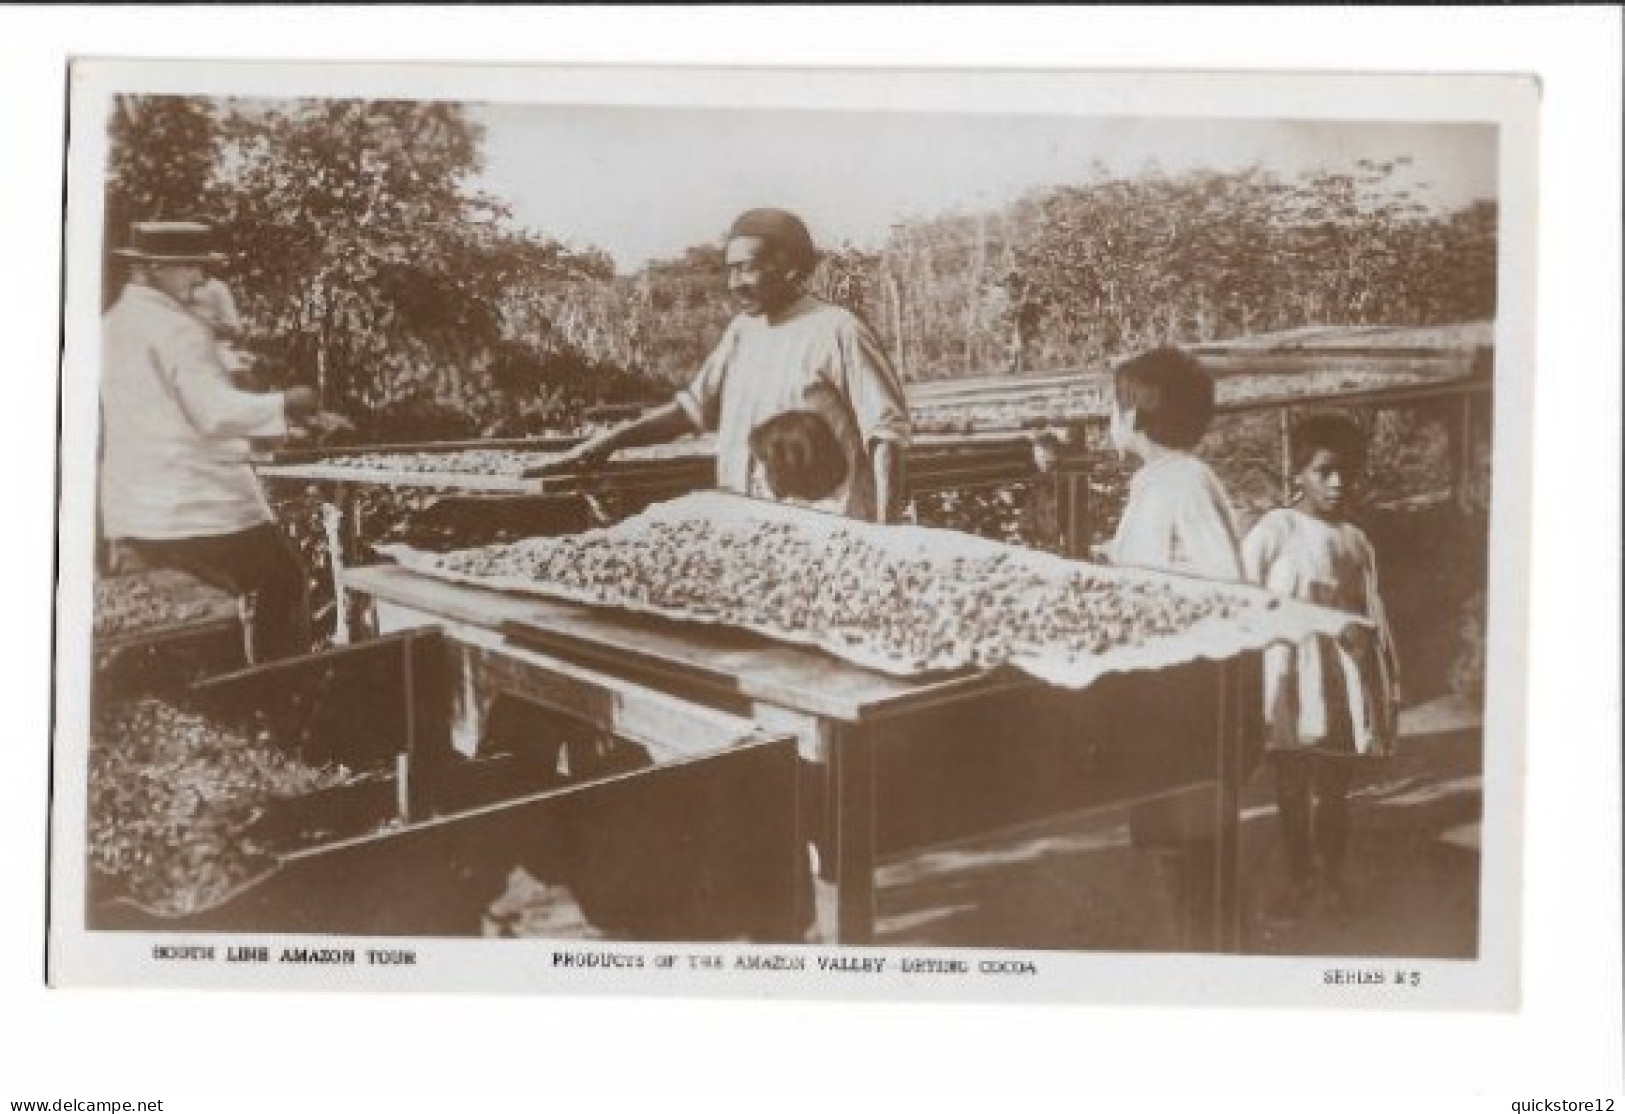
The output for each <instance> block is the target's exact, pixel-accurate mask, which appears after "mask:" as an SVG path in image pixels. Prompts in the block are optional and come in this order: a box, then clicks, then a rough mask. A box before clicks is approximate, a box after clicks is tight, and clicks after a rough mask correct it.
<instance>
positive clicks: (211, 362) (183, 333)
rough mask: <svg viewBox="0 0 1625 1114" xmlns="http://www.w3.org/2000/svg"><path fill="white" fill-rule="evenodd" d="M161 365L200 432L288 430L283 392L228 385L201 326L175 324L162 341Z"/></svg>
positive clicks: (225, 434) (241, 433) (274, 433)
mask: <svg viewBox="0 0 1625 1114" xmlns="http://www.w3.org/2000/svg"><path fill="white" fill-rule="evenodd" d="M163 367H164V370H165V373H166V374H167V375H168V376H169V380H170V382H171V383H172V384H173V385H174V388H175V396H176V398H178V399H179V400H180V404H181V409H182V410H184V411H185V412H186V418H187V420H188V421H190V422H191V423H192V426H193V427H194V428H195V429H197V431H198V432H200V433H202V434H203V435H204V436H205V437H284V436H286V435H287V433H288V420H287V416H286V414H285V413H284V411H283V406H282V396H281V395H280V394H255V393H253V392H251V391H242V390H238V389H237V388H236V387H235V386H233V385H232V383H231V380H230V378H229V377H228V376H227V375H226V369H225V368H224V367H223V366H221V363H220V358H219V355H218V354H217V353H216V351H215V346H214V341H213V338H212V337H211V336H210V334H209V330H208V329H207V328H206V327H204V326H202V325H198V324H196V323H193V325H192V327H190V328H186V329H179V330H176V332H175V333H174V334H173V335H172V336H171V337H170V339H169V340H168V342H167V343H166V344H165V352H164V360H163Z"/></svg>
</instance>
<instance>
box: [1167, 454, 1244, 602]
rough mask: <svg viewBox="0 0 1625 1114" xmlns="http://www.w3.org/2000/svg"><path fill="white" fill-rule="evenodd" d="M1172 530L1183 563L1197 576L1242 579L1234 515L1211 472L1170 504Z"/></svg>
mask: <svg viewBox="0 0 1625 1114" xmlns="http://www.w3.org/2000/svg"><path fill="white" fill-rule="evenodd" d="M1172 510H1173V512H1174V521H1173V532H1174V537H1175V540H1176V543H1177V545H1178V547H1179V549H1180V552H1181V554H1182V555H1183V558H1184V560H1183V562H1182V564H1183V565H1184V567H1185V568H1186V569H1188V570H1189V571H1190V572H1192V573H1195V574H1196V575H1198V576H1206V577H1212V578H1214V579H1216V580H1240V579H1242V569H1241V553H1240V550H1239V548H1238V547H1237V544H1236V522H1235V515H1234V514H1233V513H1232V512H1231V510H1230V501H1229V499H1227V498H1226V497H1225V494H1224V489H1223V488H1221V487H1220V486H1219V483H1218V481H1217V480H1216V479H1214V478H1213V477H1212V476H1210V475H1204V476H1203V482H1202V483H1200V484H1191V485H1189V486H1188V487H1186V488H1185V489H1184V490H1183V491H1182V493H1181V497H1180V498H1178V499H1177V500H1176V501H1175V502H1174V505H1173V507H1172Z"/></svg>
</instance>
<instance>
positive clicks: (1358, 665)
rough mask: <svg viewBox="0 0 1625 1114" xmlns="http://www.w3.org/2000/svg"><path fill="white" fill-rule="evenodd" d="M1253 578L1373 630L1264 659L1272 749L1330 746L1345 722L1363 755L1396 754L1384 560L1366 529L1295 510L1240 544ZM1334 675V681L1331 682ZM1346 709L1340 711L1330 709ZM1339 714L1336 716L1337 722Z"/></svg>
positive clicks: (1266, 521) (1276, 515)
mask: <svg viewBox="0 0 1625 1114" xmlns="http://www.w3.org/2000/svg"><path fill="white" fill-rule="evenodd" d="M1242 557H1243V560H1244V561H1245V563H1246V566H1247V579H1249V580H1251V581H1253V582H1254V583H1256V584H1262V585H1263V586H1264V587H1266V588H1269V589H1270V590H1271V591H1274V592H1279V593H1280V594H1281V595H1284V596H1290V597H1292V598H1293V599H1299V600H1307V601H1309V602H1310V603H1317V604H1320V605H1321V606H1323V607H1335V608H1337V609H1339V610H1342V611H1349V612H1352V613H1354V614H1355V615H1361V616H1364V617H1365V618H1367V619H1370V620H1371V621H1372V624H1373V625H1374V627H1375V630H1374V631H1373V632H1371V633H1370V636H1369V637H1368V636H1367V634H1366V632H1357V633H1356V634H1354V635H1352V636H1351V637H1350V638H1348V639H1347V640H1345V642H1346V644H1345V642H1339V641H1337V640H1335V639H1331V638H1326V637H1324V636H1315V637H1311V638H1307V639H1305V640H1303V641H1302V642H1301V643H1299V644H1297V645H1287V644H1282V643H1276V644H1275V645H1273V646H1270V647H1269V648H1268V649H1267V650H1265V651H1264V711H1265V715H1266V718H1267V722H1268V725H1269V745H1270V746H1271V747H1273V748H1278V749H1286V748H1291V747H1295V746H1312V745H1315V744H1318V743H1322V742H1325V741H1326V740H1327V739H1328V735H1329V734H1331V731H1332V725H1333V724H1334V723H1336V722H1340V721H1341V722H1346V723H1347V724H1348V726H1349V728H1350V730H1351V731H1352V738H1351V739H1347V740H1342V742H1343V743H1345V744H1352V746H1353V749H1354V750H1355V751H1357V752H1358V753H1360V754H1384V753H1388V752H1389V751H1391V750H1392V748H1393V743H1394V731H1395V716H1396V714H1397V712H1396V705H1397V702H1398V686H1399V662H1398V659H1397V657H1396V655H1395V653H1394V641H1393V635H1392V634H1391V633H1390V631H1389V628H1388V618H1387V616H1386V614H1384V611H1383V606H1382V596H1381V594H1380V592H1379V591H1378V587H1377V558H1376V554H1375V552H1374V551H1373V550H1372V548H1371V543H1370V541H1368V540H1367V539H1366V536H1365V534H1364V533H1363V532H1362V531H1361V530H1360V528H1359V527H1357V526H1355V525H1353V524H1352V523H1348V522H1326V521H1323V520H1321V519H1318V518H1316V517H1314V516H1313V515H1309V514H1305V513H1304V512H1302V511H1299V510H1295V509H1293V508H1281V509H1279V510H1273V511H1271V512H1269V513H1268V514H1266V515H1265V516H1264V517H1263V518H1261V519H1259V521H1258V525H1256V526H1254V527H1253V529H1252V532H1251V533H1250V534H1248V535H1247V540H1246V542H1244V543H1243V545H1242ZM1334 671H1335V673H1336V676H1335V677H1334V676H1332V674H1333V673H1334ZM1333 700H1338V701H1341V702H1346V705H1347V708H1346V710H1347V716H1346V718H1345V717H1344V715H1343V714H1342V712H1343V709H1340V708H1338V709H1334V708H1333V707H1332V705H1331V701H1333ZM1334 712H1335V713H1336V714H1334Z"/></svg>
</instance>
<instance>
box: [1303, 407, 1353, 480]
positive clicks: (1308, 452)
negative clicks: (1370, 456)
mask: <svg viewBox="0 0 1625 1114" xmlns="http://www.w3.org/2000/svg"><path fill="white" fill-rule="evenodd" d="M1321 449H1330V450H1331V451H1332V452H1335V453H1337V454H1338V455H1339V456H1341V457H1342V458H1343V459H1344V461H1345V462H1347V464H1348V466H1349V467H1350V468H1351V469H1352V470H1353V471H1355V472H1360V471H1362V470H1364V468H1365V458H1366V443H1365V431H1364V430H1363V429H1361V428H1360V423H1359V422H1356V421H1355V420H1354V419H1353V418H1351V417H1349V416H1348V415H1347V414H1312V415H1310V416H1309V417H1307V418H1303V419H1302V420H1300V421H1299V422H1297V423H1296V424H1295V425H1294V426H1293V427H1292V449H1291V452H1290V453H1289V457H1290V460H1291V468H1292V474H1293V475H1294V476H1296V475H1297V474H1298V473H1299V472H1302V471H1303V470H1304V469H1305V468H1307V467H1308V466H1309V461H1310V460H1311V459H1313V458H1314V455H1315V454H1316V453H1317V452H1319V451H1320V450H1321Z"/></svg>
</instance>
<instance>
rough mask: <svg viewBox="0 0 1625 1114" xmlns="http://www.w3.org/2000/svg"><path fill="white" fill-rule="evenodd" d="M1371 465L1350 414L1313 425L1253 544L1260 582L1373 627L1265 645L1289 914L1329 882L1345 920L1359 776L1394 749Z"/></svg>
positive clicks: (1390, 658) (1249, 563) (1253, 576)
mask: <svg viewBox="0 0 1625 1114" xmlns="http://www.w3.org/2000/svg"><path fill="white" fill-rule="evenodd" d="M1364 463H1365V441H1364V438H1363V436H1362V435H1361V432H1360V428H1359V426H1357V425H1355V424H1354V422H1353V421H1351V420H1350V419H1348V418H1346V417H1342V416H1337V415H1322V416H1318V417H1314V418H1309V419H1307V420H1305V421H1304V422H1302V423H1301V424H1300V425H1299V426H1298V427H1297V428H1296V429H1295V430H1294V431H1293V434H1292V445H1291V468H1292V481H1293V484H1294V486H1295V488H1296V495H1295V501H1294V504H1293V505H1292V506H1290V507H1283V508H1280V509H1277V510H1273V511H1270V512H1269V513H1268V514H1266V515H1265V516H1264V517H1263V518H1262V519H1260V520H1259V522H1258V525H1257V526H1255V527H1254V528H1253V530H1252V532H1251V533H1249V534H1248V535H1247V540H1246V542H1245V544H1244V545H1243V547H1242V557H1243V561H1244V563H1245V565H1246V568H1247V576H1248V579H1250V580H1253V581H1255V582H1257V583H1259V584H1262V585H1263V586H1264V587H1266V588H1270V589H1273V590H1274V591H1276V592H1279V593H1281V594H1282V595H1287V596H1292V597H1295V598H1297V599H1301V600H1307V601H1309V602H1311V603H1317V604H1322V605H1324V606H1327V607H1335V608H1338V609H1340V610H1343V611H1351V612H1353V613H1355V614H1357V615H1361V616H1363V617H1365V618H1367V619H1369V620H1371V622H1372V624H1373V628H1357V629H1355V630H1353V631H1351V632H1350V634H1349V635H1348V636H1345V637H1344V638H1343V639H1341V640H1338V639H1332V638H1327V637H1324V636H1314V637H1311V638H1308V639H1305V640H1304V641H1303V642H1301V643H1299V644H1297V645H1295V646H1294V645H1279V646H1272V647H1270V648H1269V649H1268V650H1267V651H1266V652H1265V656H1264V716H1265V724H1266V729H1265V747H1266V748H1267V750H1268V752H1269V754H1270V756H1271V758H1272V760H1273V763H1274V766H1275V773H1276V797H1277V801H1278V803H1279V807H1280V811H1281V828H1282V834H1283V836H1284V837H1285V841H1286V860H1287V873H1288V886H1287V890H1286V893H1285V895H1284V897H1283V899H1282V900H1281V902H1280V904H1279V906H1278V907H1277V909H1276V910H1275V911H1274V912H1275V914H1276V916H1277V919H1281V920H1291V919H1295V918H1296V917H1298V916H1301V915H1302V914H1303V913H1304V912H1306V911H1307V909H1308V906H1309V905H1310V903H1311V902H1312V900H1313V899H1314V897H1315V896H1316V891H1317V890H1318V889H1319V888H1321V886H1324V888H1325V891H1326V898H1327V902H1328V906H1329V908H1330V911H1331V912H1332V913H1333V915H1334V916H1336V917H1339V918H1341V917H1343V916H1345V915H1346V913H1347V900H1346V895H1345V892H1344V888H1343V861H1344V858H1345V853H1346V850H1347V847H1348V824H1349V821H1348V791H1349V779H1350V775H1351V774H1352V773H1353V771H1354V769H1355V763H1357V762H1358V761H1359V760H1360V759H1361V758H1368V757H1375V756H1380V755H1387V754H1391V753H1392V751H1393V745H1394V734H1395V709H1396V707H1397V706H1398V691H1399V689H1398V677H1399V670H1398V663H1397V661H1396V659H1395V656H1394V646H1393V639H1392V637H1391V635H1390V633H1389V630H1388V623H1387V619H1386V617H1385V616H1384V614H1383V608H1382V600H1381V598H1380V596H1379V595H1378V591H1377V563H1376V557H1375V555H1374V554H1373V552H1372V549H1371V543H1370V542H1369V541H1368V540H1367V539H1366V536H1365V534H1364V533H1362V532H1361V530H1360V529H1359V527H1357V526H1355V525H1353V524H1352V523H1350V522H1348V521H1347V519H1346V515H1347V512H1348V504H1349V499H1350V495H1351V492H1352V489H1353V486H1354V481H1355V478H1356V477H1357V476H1358V475H1359V474H1360V471H1361V469H1362V467H1363V466H1364ZM1311 795H1312V796H1313V798H1314V802H1313V809H1311V801H1310V798H1311ZM1317 857H1318V859H1319V868H1320V873H1319V874H1318V876H1317V873H1316V869H1315V860H1316V858H1317Z"/></svg>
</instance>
